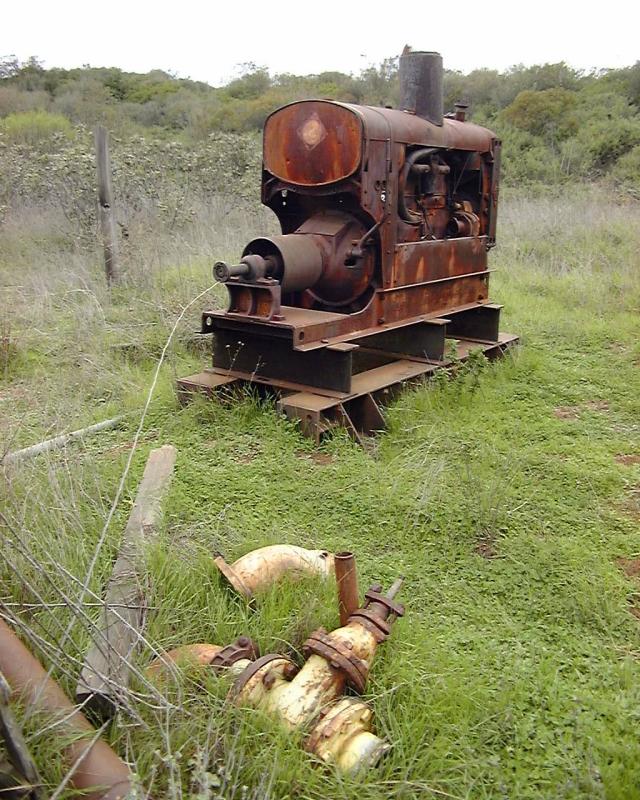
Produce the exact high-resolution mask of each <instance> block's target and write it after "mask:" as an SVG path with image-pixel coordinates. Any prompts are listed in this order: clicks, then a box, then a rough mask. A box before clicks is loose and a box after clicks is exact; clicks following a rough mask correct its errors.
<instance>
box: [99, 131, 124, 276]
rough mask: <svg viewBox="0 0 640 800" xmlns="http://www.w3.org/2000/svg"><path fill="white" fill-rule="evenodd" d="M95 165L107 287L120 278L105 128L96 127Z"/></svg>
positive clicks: (107, 138) (107, 140) (109, 160)
mask: <svg viewBox="0 0 640 800" xmlns="http://www.w3.org/2000/svg"><path fill="white" fill-rule="evenodd" d="M96 165H97V171H98V205H99V214H100V228H101V230H102V242H103V247H104V271H105V275H106V278H107V285H108V286H111V285H113V284H114V283H117V282H118V280H119V278H120V265H119V262H118V238H117V233H116V222H115V215H114V212H113V190H112V188H111V159H110V158H109V137H108V134H107V130H106V128H104V127H103V126H102V125H98V126H97V127H96Z"/></svg>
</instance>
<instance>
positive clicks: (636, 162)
mask: <svg viewBox="0 0 640 800" xmlns="http://www.w3.org/2000/svg"><path fill="white" fill-rule="evenodd" d="M611 175H612V176H613V178H614V180H616V181H617V182H618V183H619V184H621V185H622V186H624V187H625V188H627V189H632V190H634V193H636V194H637V196H638V197H640V145H636V146H635V147H634V148H633V149H632V150H629V152H628V153H625V154H624V155H623V156H621V157H620V158H619V159H618V161H617V162H616V164H615V165H614V167H613V169H612V170H611Z"/></svg>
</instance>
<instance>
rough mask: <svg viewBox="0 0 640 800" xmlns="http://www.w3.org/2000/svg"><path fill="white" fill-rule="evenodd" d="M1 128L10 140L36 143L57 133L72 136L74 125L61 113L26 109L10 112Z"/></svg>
mask: <svg viewBox="0 0 640 800" xmlns="http://www.w3.org/2000/svg"><path fill="white" fill-rule="evenodd" d="M0 130H1V131H2V132H3V133H4V135H5V137H6V138H7V139H8V141H10V142H14V143H16V144H26V145H35V144H38V143H40V142H42V141H44V140H47V139H53V138H54V137H55V136H56V135H58V136H61V135H62V136H64V137H67V138H71V136H72V135H73V126H72V125H71V123H70V122H69V120H68V119H67V118H66V117H63V116H62V115H61V114H50V113H49V112H47V111H26V112H24V113H18V114H9V115H8V116H7V117H5V118H4V120H2V122H1V123H0Z"/></svg>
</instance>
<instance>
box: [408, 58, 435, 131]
mask: <svg viewBox="0 0 640 800" xmlns="http://www.w3.org/2000/svg"><path fill="white" fill-rule="evenodd" d="M399 77H400V108H401V109H402V111H406V112H407V113H409V114H415V115H416V116H417V117H422V118H423V119H426V120H427V121H428V122H431V123H433V124H434V125H442V113H443V110H442V108H443V100H442V56H441V55H440V53H426V52H421V51H416V52H413V51H411V50H410V49H409V48H408V47H405V49H404V52H403V53H402V55H401V56H400V71H399Z"/></svg>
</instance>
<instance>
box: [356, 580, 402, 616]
mask: <svg viewBox="0 0 640 800" xmlns="http://www.w3.org/2000/svg"><path fill="white" fill-rule="evenodd" d="M364 596H365V600H366V602H365V604H364V607H365V608H368V607H369V605H370V604H371V603H380V604H381V605H383V606H384V607H385V608H386V609H387V611H388V612H389V613H388V615H387V616H391V614H395V616H396V617H403V616H404V606H403V605H402V603H396V602H394V601H393V600H392V599H391V598H389V597H387V596H386V595H385V594H382V591H381V590H380V591H379V590H378V588H377V585H376V587H375V588H374V587H373V586H372V587H371V589H369V591H368V592H365V595H364Z"/></svg>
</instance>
